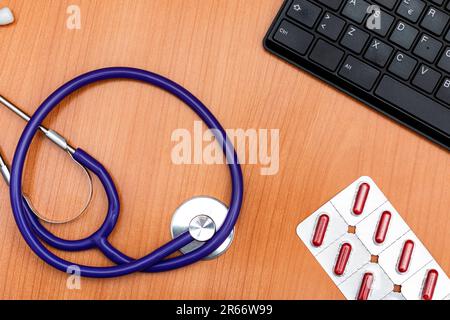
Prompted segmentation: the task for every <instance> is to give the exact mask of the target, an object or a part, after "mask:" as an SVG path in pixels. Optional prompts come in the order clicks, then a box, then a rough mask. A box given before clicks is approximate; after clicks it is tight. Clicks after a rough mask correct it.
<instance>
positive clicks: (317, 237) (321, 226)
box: [312, 214, 330, 247]
mask: <svg viewBox="0 0 450 320" xmlns="http://www.w3.org/2000/svg"><path fill="white" fill-rule="evenodd" d="M329 221H330V217H328V215H326V214H322V215H321V216H320V217H319V219H317V223H316V230H315V231H314V236H313V238H312V244H313V246H314V247H320V246H321V245H322V243H323V239H324V238H325V233H326V232H327V228H328V222H329Z"/></svg>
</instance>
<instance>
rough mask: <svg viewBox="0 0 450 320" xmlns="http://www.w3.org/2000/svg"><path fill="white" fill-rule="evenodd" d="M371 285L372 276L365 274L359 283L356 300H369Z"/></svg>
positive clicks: (368, 273)
mask: <svg viewBox="0 0 450 320" xmlns="http://www.w3.org/2000/svg"><path fill="white" fill-rule="evenodd" d="M372 284H373V274H372V273H370V272H367V273H365V274H364V277H363V279H362V282H361V287H360V288H359V293H358V297H357V300H367V299H368V298H369V295H370V291H372Z"/></svg>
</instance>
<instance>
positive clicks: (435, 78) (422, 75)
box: [412, 64, 441, 93]
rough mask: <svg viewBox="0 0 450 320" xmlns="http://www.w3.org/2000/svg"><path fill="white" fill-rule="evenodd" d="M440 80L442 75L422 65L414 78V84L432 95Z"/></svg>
mask: <svg viewBox="0 0 450 320" xmlns="http://www.w3.org/2000/svg"><path fill="white" fill-rule="evenodd" d="M439 79H441V74H440V73H439V72H437V71H435V70H433V69H431V68H430V67H428V66H426V65H424V64H422V65H421V66H420V67H419V70H417V73H416V76H415V77H414V79H413V81H412V83H413V85H415V86H416V87H418V88H420V89H422V90H424V91H426V92H428V93H432V92H433V91H434V88H436V86H437V84H438V82H439Z"/></svg>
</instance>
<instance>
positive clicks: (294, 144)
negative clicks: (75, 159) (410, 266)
mask: <svg viewBox="0 0 450 320" xmlns="http://www.w3.org/2000/svg"><path fill="white" fill-rule="evenodd" d="M71 4H76V5H78V6H79V7H80V8H81V18H82V28H81V30H69V29H67V28H66V19H67V17H68V15H67V13H66V10H67V7H68V6H69V5H71ZM281 4H282V1H281V0H249V1H243V0H216V1H213V0H133V1H132V0H129V1H126V0H70V1H65V0H58V1H57V0H33V1H31V0H8V1H0V6H4V5H8V6H9V7H10V8H11V9H12V10H13V11H14V13H15V15H16V19H17V21H16V23H14V24H13V25H11V26H8V27H0V94H2V95H4V96H6V97H8V98H9V99H11V100H12V101H14V102H15V103H17V104H18V105H20V106H22V107H23V108H24V109H25V110H26V111H28V112H29V113H32V112H33V111H34V110H36V108H37V107H38V106H39V104H40V103H41V102H42V101H43V100H44V99H45V98H46V97H47V96H48V95H49V94H50V93H52V92H53V90H55V89H56V88H57V87H59V86H60V85H62V84H63V83H65V82H66V81H68V80H70V79H72V78H73V77H75V76H77V75H79V74H81V73H84V72H87V71H90V70H93V69H95V68H101V67H108V66H132V67H138V68H143V69H147V70H151V71H154V72H157V73H160V74H162V75H165V76H167V77H169V78H171V79H172V80H174V81H176V82H178V83H180V84H181V85H183V86H185V87H186V88H188V89H189V90H190V91H191V92H193V93H194V94H195V95H196V96H197V97H198V98H200V99H201V100H202V101H203V102H204V103H205V104H206V105H207V106H209V108H210V109H211V110H212V112H213V113H214V114H215V115H216V116H217V118H218V119H219V120H220V121H221V122H222V124H223V126H224V127H226V128H243V129H248V128H255V129H260V128H263V129H279V130H280V170H279V173H278V174H276V175H273V176H262V175H261V174H260V169H261V166H259V165H244V166H243V170H244V178H245V186H246V190H245V200H244V206H243V209H242V214H241V218H240V220H239V222H238V224H237V227H236V237H235V240H234V243H233V245H232V247H231V248H230V250H229V251H228V252H227V253H226V254H225V255H224V256H222V257H220V258H219V259H216V260H213V261H208V262H201V263H197V264H195V265H193V266H190V267H187V268H184V269H181V270H177V271H173V272H169V273H164V274H134V275H130V276H127V277H122V278H119V279H110V280H97V279H83V280H82V282H81V285H82V287H81V290H68V289H67V288H66V280H67V274H64V273H61V272H59V271H56V270H54V269H53V268H51V267H49V266H48V265H46V264H45V263H44V262H43V261H41V260H40V259H39V258H37V256H36V255H35V254H34V253H33V252H32V251H31V250H30V249H29V248H28V246H27V245H26V244H25V242H24V240H23V239H22V237H21V235H20V234H19V231H18V229H17V227H16V224H15V222H14V219H13V215H12V212H11V208H10V202H9V193H8V188H7V186H6V185H5V184H4V183H3V181H2V182H1V186H0V271H1V272H0V298H3V299H29V298H39V299H132V298H138V299H173V298H183V299H186V298H187V299H240V298H245V299H343V296H342V295H341V294H340V292H339V290H338V289H337V288H336V287H335V286H334V285H333V283H332V281H331V280H330V279H329V278H328V277H327V276H326V274H325V273H324V271H323V270H322V268H321V267H320V266H319V265H318V263H317V262H316V261H315V259H314V258H313V257H312V255H311V254H310V253H309V252H308V250H307V249H306V247H305V246H304V245H303V244H302V243H301V242H300V240H299V239H298V238H297V236H296V234H295V228H296V226H297V224H298V223H299V222H300V221H301V220H303V219H304V218H306V217H307V216H308V215H309V214H310V213H311V212H313V211H315V210H316V209H317V208H318V207H320V206H321V205H322V204H324V203H325V202H327V201H328V200H329V199H330V198H332V197H333V196H334V195H335V194H336V193H337V192H339V191H340V190H342V189H343V188H344V187H346V186H347V185H348V184H350V183H351V182H352V181H354V180H355V179H356V178H358V177H360V176H362V175H368V176H371V177H372V178H373V179H374V180H375V182H376V183H377V184H378V185H379V186H380V188H381V189H382V190H383V191H384V192H385V194H386V195H387V197H388V198H389V199H390V200H391V202H392V203H393V204H394V206H395V207H396V208H397V210H398V211H399V212H400V213H401V214H402V216H403V217H404V219H405V220H406V222H407V223H408V224H409V225H410V226H411V227H412V228H413V230H414V231H415V232H416V234H417V235H418V236H419V238H420V239H422V241H423V242H424V243H425V245H426V246H427V247H428V249H429V250H430V251H431V253H432V254H433V255H434V257H435V258H436V259H437V260H438V262H439V263H440V264H441V266H442V267H443V268H444V270H445V271H446V272H447V274H450V250H449V247H450V236H449V235H450V219H449V215H450V211H449V210H450V156H449V153H448V152H447V151H445V150H444V149H442V148H440V147H438V146H436V145H435V144H433V143H431V142H429V141H427V140H426V139H424V138H422V137H420V136H419V135H417V134H415V133H413V132H412V131H410V130H408V129H406V128H404V127H402V126H400V125H398V124H396V123H395V122H393V121H391V120H390V119H388V118H386V117H384V116H382V115H380V114H379V113H377V112H375V111H373V110H371V109H370V108H368V107H365V106H364V105H362V104H361V103H359V102H357V101H355V100H353V99H352V98H349V97H348V96H346V95H344V94H342V93H340V92H338V91H336V90H335V89H333V88H331V87H329V86H327V85H325V84H323V83H322V82H321V81H319V80H317V79H316V78H314V77H312V76H310V75H308V74H307V73H305V72H301V71H299V70H298V69H296V68H294V67H292V66H290V65H288V64H287V63H285V62H283V61H281V60H279V59H277V58H275V57H274V56H272V55H270V54H269V53H267V52H266V51H264V49H263V46H262V39H263V37H264V35H265V33H266V31H267V29H268V28H269V26H270V23H271V22H272V19H273V18H274V16H275V14H276V13H277V11H278V9H279V7H280V6H281ZM194 120H197V117H196V116H195V115H194V114H193V113H192V112H191V111H190V110H189V109H188V108H186V107H185V106H184V105H183V104H182V103H181V102H179V101H178V100H177V99H175V98H174V97H172V96H170V95H168V94H166V93H164V92H162V91H161V90H158V89H155V88H152V87H149V86H145V85H143V84H139V83H134V82H130V81H109V82H105V83H101V84H98V85H93V86H91V87H89V88H87V89H84V90H81V91H79V92H77V93H76V94H74V95H72V96H71V97H70V98H68V99H66V100H65V101H64V102H63V103H62V104H61V106H60V108H59V109H58V110H57V111H55V112H53V113H52V114H51V116H50V117H49V118H48V119H47V120H46V122H45V124H46V125H47V126H49V127H51V128H53V129H56V130H57V131H59V132H61V133H63V134H64V135H65V136H66V137H69V138H70V142H71V143H72V144H73V145H75V146H79V147H82V148H83V149H84V150H86V151H88V152H89V153H90V154H91V155H93V156H94V157H96V158H97V159H98V160H99V161H100V162H102V163H103V164H105V166H106V168H107V169H108V170H109V172H110V173H111V174H112V176H113V178H114V181H115V182H116V184H117V185H118V188H119V192H120V199H121V202H122V211H121V217H120V220H119V224H118V226H117V228H116V229H115V231H114V233H113V234H112V236H111V241H112V243H113V244H114V245H116V246H117V247H118V248H120V249H121V250H123V251H124V252H125V253H127V254H129V255H131V256H133V257H139V256H142V255H144V254H146V253H148V252H150V251H152V250H153V249H155V248H157V247H159V246H160V245H161V244H163V243H165V242H167V241H168V240H169V239H170V231H169V225H170V220H171V217H172V213H173V212H174V210H175V209H176V208H177V207H178V206H179V205H180V204H181V203H182V202H183V201H185V200H187V199H189V198H190V197H192V196H195V195H210V196H213V197H216V198H218V199H221V200H223V201H224V202H226V203H228V201H229V194H230V180H229V177H228V171H227V167H226V166H224V165H183V166H180V165H174V164H172V162H171V150H172V148H173V146H174V143H173V142H172V141H171V133H172V131H173V130H175V129H177V128H186V129H188V130H192V128H193V122H194ZM23 128H24V122H23V121H22V120H20V119H19V118H17V117H16V116H14V115H13V114H12V113H11V112H9V111H7V110H4V109H0V129H1V131H0V132H1V134H0V146H1V150H2V153H3V154H4V155H5V156H6V158H7V159H8V161H9V162H11V160H12V157H13V154H14V150H15V147H16V144H17V141H18V139H19V137H20V134H21V132H22V130H23ZM94 187H95V193H94V201H93V204H92V206H91V208H90V210H89V211H88V213H87V215H86V216H84V217H83V218H82V219H80V220H79V221H77V222H75V223H72V224H70V225H65V226H49V228H50V230H52V231H53V232H55V233H56V234H58V235H60V236H62V237H66V238H69V239H76V238H80V237H82V236H87V235H89V234H90V233H92V232H93V231H94V230H96V228H97V227H98V226H99V225H100V224H101V223H102V221H103V219H104V213H105V210H106V197H105V195H104V193H103V189H102V188H101V185H100V184H99V182H98V181H95V183H94ZM24 188H25V192H27V193H28V194H30V196H31V198H32V199H33V201H34V202H35V205H36V207H37V208H38V209H39V210H40V211H42V212H45V213H46V214H47V215H52V216H53V217H57V218H63V217H67V216H68V215H71V214H73V211H74V210H76V209H77V208H78V207H79V206H81V205H82V202H83V199H84V197H85V195H86V192H87V187H86V186H85V181H84V178H83V174H82V173H81V172H80V170H79V169H77V167H76V166H74V165H73V164H72V162H71V161H70V159H69V158H68V157H67V156H66V155H65V154H64V153H62V152H60V150H58V149H56V148H55V147H54V146H53V145H51V143H49V142H48V141H45V140H44V139H42V138H41V137H37V138H36V139H35V142H34V143H33V147H32V149H31V151H30V153H29V156H28V160H27V168H26V174H25V178H24ZM55 252H57V253H58V254H60V255H61V257H64V258H67V259H71V260H73V261H74V262H76V263H79V264H91V265H97V266H107V265H110V262H108V261H107V260H106V259H105V258H104V257H103V256H102V255H101V254H100V253H99V252H97V251H95V250H94V251H88V252H83V253H64V252H58V251H55Z"/></svg>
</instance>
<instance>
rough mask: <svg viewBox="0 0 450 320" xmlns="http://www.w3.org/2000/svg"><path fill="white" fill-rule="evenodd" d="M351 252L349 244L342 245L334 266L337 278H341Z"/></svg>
mask: <svg viewBox="0 0 450 320" xmlns="http://www.w3.org/2000/svg"><path fill="white" fill-rule="evenodd" d="M351 252H352V245H351V244H350V243H344V244H343V245H342V246H341V250H340V251H339V256H338V258H337V260H336V264H335V265H334V274H335V275H337V276H342V275H343V274H344V272H345V268H346V267H347V263H348V259H349V258H350V253H351Z"/></svg>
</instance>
